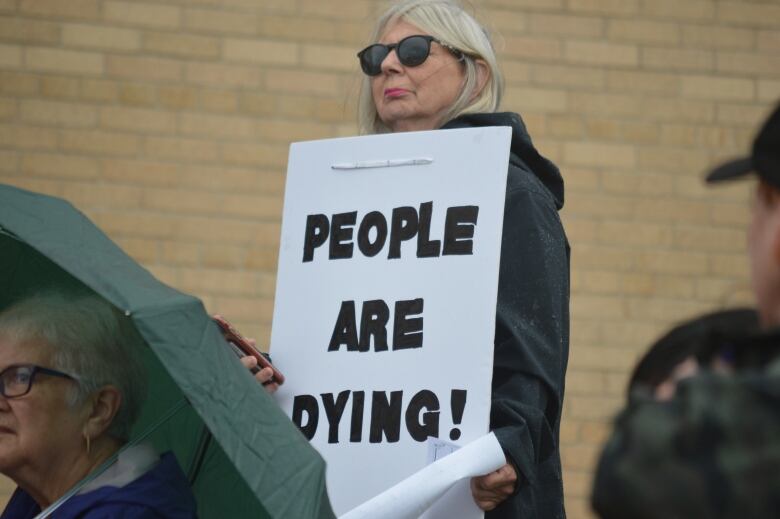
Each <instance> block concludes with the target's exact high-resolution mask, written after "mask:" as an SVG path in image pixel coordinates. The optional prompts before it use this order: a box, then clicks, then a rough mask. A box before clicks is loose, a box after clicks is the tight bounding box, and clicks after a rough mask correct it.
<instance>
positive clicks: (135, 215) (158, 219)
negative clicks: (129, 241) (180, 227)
mask: <svg viewBox="0 0 780 519" xmlns="http://www.w3.org/2000/svg"><path fill="white" fill-rule="evenodd" d="M93 221H95V223H96V224H97V225H98V226H99V227H100V228H101V229H103V230H104V231H105V232H106V233H108V234H109V235H110V236H117V237H121V238H125V239H126V238H128V237H134V238H158V239H165V238H173V237H176V226H175V223H176V222H175V218H173V217H171V216H169V215H159V214H149V213H143V212H140V211H135V210H123V211H110V212H101V213H99V214H97V215H95V217H94V218H93Z"/></svg>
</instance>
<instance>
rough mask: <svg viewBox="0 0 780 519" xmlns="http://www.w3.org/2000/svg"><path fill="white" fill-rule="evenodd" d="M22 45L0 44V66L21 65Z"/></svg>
mask: <svg viewBox="0 0 780 519" xmlns="http://www.w3.org/2000/svg"><path fill="white" fill-rule="evenodd" d="M21 66H22V47H20V46H18V45H4V44H0V67H21Z"/></svg>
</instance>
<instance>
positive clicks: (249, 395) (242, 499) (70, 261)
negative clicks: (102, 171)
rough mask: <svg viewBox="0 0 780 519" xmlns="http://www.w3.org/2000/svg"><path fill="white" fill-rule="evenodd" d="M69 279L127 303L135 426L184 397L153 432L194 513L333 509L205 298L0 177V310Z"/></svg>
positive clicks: (300, 444) (308, 454) (315, 462)
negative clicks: (134, 340) (138, 363)
mask: <svg viewBox="0 0 780 519" xmlns="http://www.w3.org/2000/svg"><path fill="white" fill-rule="evenodd" d="M71 285H78V286H81V285H83V286H86V287H88V288H89V289H91V290H93V291H94V292H95V293H97V294H98V295H100V296H101V297H103V298H104V299H106V300H107V301H108V302H110V303H111V304H113V305H114V306H115V307H117V308H118V309H120V310H121V311H123V312H124V313H125V315H127V316H129V317H130V318H131V319H132V321H133V323H134V325H135V326H136V328H137V329H138V331H139V332H140V334H141V336H142V337H143V338H144V340H145V341H146V347H145V348H143V350H142V351H139V352H138V354H139V355H141V356H142V357H143V359H144V363H145V365H146V368H147V373H148V378H149V394H148V397H147V400H146V403H145V404H144V408H143V410H142V413H141V417H140V419H139V421H138V423H137V424H136V426H135V428H134V432H133V435H134V436H135V435H137V434H139V433H140V432H141V431H143V430H146V429H148V428H149V426H150V424H153V423H155V422H156V421H159V418H160V417H161V416H163V415H164V414H166V413H167V412H168V411H170V410H171V409H172V408H174V407H175V406H176V405H177V404H178V403H180V402H181V401H182V399H183V398H186V400H187V401H188V402H189V403H190V405H188V406H184V407H183V409H182V410H181V411H178V412H177V413H175V415H174V416H173V417H172V418H170V419H168V420H167V421H166V422H165V423H164V424H163V425H162V426H160V427H158V428H157V429H156V430H155V432H154V433H153V435H152V436H151V437H150V438H151V441H152V442H153V443H154V445H155V446H156V447H157V448H158V450H161V451H164V450H172V451H173V452H174V453H175V454H176V457H177V459H178V461H179V464H180V465H181V467H182V469H183V470H184V472H185V473H186V474H188V476H189V477H190V481H191V484H192V488H193V491H194V493H195V496H196V500H197V503H198V513H199V516H200V517H203V518H209V517H220V518H223V517H258V518H262V517H273V518H283V517H284V518H301V519H305V518H318V519H319V518H322V519H326V518H332V517H333V512H332V510H331V507H330V503H329V501H328V498H327V493H326V490H325V464H324V461H323V460H322V458H321V457H320V456H319V455H318V454H317V453H316V451H315V450H314V449H313V448H312V447H311V446H310V445H309V443H308V442H307V441H306V439H305V438H304V437H303V436H302V435H301V434H300V433H299V431H298V430H297V429H296V428H295V426H294V425H293V424H292V422H290V420H289V419H288V418H287V417H286V416H285V415H284V414H283V413H282V411H281V410H280V409H279V408H278V406H277V405H276V403H275V402H274V401H273V399H272V398H271V397H270V396H269V395H268V394H266V392H265V391H262V390H260V388H259V386H258V384H257V382H256V381H255V380H254V379H253V378H252V376H251V375H250V374H249V372H248V370H246V369H245V368H243V366H241V364H240V363H238V362H237V361H236V358H235V356H234V355H233V354H232V353H231V352H230V350H229V349H228V348H226V347H225V343H224V339H223V338H222V336H221V334H220V332H219V330H218V329H217V327H216V325H215V324H214V323H213V322H212V321H211V319H210V318H209V316H208V314H207V313H206V311H205V310H204V308H203V304H202V303H201V302H200V301H199V300H198V299H196V298H194V297H192V296H189V295H186V294H183V293H181V292H178V291H176V290H174V289H172V288H170V287H168V286H166V285H164V284H162V283H161V282H159V281H157V280H156V279H155V278H154V277H153V276H152V275H151V274H150V273H149V272H148V271H146V270H145V269H143V268H142V267H141V266H140V265H138V264H137V263H136V262H135V261H133V260H132V259H131V258H130V257H129V256H127V255H126V254H125V253H124V252H123V251H122V250H121V249H120V248H119V247H117V246H116V245H115V244H114V243H113V242H112V241H111V240H110V239H109V238H108V237H106V236H105V235H104V234H103V233H102V232H101V231H100V230H99V229H98V228H97V227H95V226H94V225H93V224H92V222H90V221H89V219H88V218H86V217H85V216H84V215H83V214H82V213H80V212H79V211H78V210H76V209H75V208H74V207H73V206H72V205H71V204H69V203H68V202H65V201H63V200H60V199H57V198H53V197H49V196H45V195H40V194H36V193H32V192H29V191H25V190H21V189H18V188H14V187H11V186H7V185H2V184H0V309H2V308H4V307H5V306H7V305H8V304H10V303H11V302H13V301H14V300H16V299H18V298H19V297H22V296H24V295H25V294H29V293H32V292H35V291H36V290H41V289H45V288H47V287H52V286H60V287H67V286H71ZM131 439H132V438H131Z"/></svg>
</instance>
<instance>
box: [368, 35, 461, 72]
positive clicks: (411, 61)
mask: <svg viewBox="0 0 780 519" xmlns="http://www.w3.org/2000/svg"><path fill="white" fill-rule="evenodd" d="M432 41H435V42H436V43H438V44H439V45H441V46H442V47H444V48H445V49H447V50H449V51H450V52H451V53H452V54H453V55H455V57H457V58H458V59H459V60H462V59H463V53H462V52H461V51H459V50H458V49H456V48H455V47H453V46H451V45H447V44H446V43H443V42H441V41H439V40H437V39H436V38H434V37H433V36H423V35H420V34H415V35H412V36H407V37H406V38H404V39H402V40H401V41H399V42H398V43H390V44H387V45H385V44H384V43H374V44H373V45H369V46H368V47H366V48H365V49H363V50H361V51H360V52H358V58H360V67H361V68H362V69H363V72H365V74H366V75H367V76H378V75H379V74H381V73H382V62H383V61H384V60H385V58H386V57H387V55H388V54H390V51H392V50H393V49H395V54H396V56H398V61H400V62H401V64H402V65H403V66H405V67H416V66H418V65H422V64H423V63H425V60H426V59H428V56H429V55H430V53H431V42H432Z"/></svg>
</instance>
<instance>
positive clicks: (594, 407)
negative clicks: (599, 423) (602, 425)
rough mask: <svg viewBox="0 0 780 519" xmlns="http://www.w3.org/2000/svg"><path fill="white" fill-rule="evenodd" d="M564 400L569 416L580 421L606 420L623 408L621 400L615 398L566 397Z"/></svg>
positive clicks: (592, 396)
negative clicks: (566, 403)
mask: <svg viewBox="0 0 780 519" xmlns="http://www.w3.org/2000/svg"><path fill="white" fill-rule="evenodd" d="M566 399H567V400H568V405H569V406H570V407H569V409H571V411H570V412H569V416H570V417H572V418H575V419H582V420H608V419H610V418H612V417H613V416H614V415H615V414H617V412H618V411H619V410H620V408H622V407H623V398H622V397H616V396H595V395H585V396H580V395H566ZM580 435H582V431H580ZM583 439H584V438H583Z"/></svg>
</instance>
